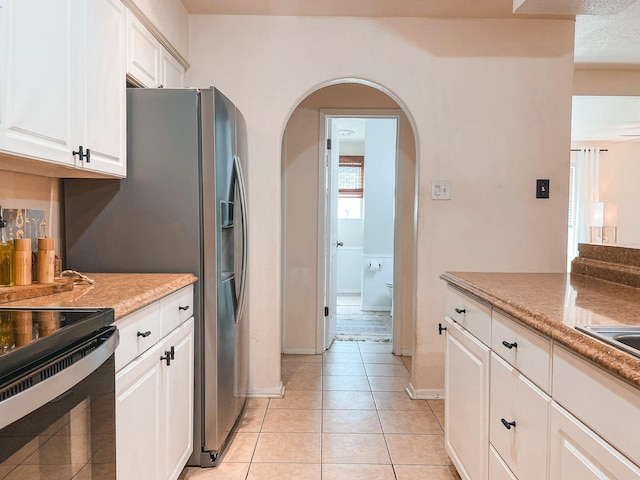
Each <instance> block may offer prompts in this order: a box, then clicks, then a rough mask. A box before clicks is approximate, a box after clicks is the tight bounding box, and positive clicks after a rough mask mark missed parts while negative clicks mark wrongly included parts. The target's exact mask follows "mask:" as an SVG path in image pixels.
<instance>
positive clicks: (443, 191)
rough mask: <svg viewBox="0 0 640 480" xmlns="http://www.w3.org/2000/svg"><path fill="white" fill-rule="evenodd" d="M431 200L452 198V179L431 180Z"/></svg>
mask: <svg viewBox="0 0 640 480" xmlns="http://www.w3.org/2000/svg"><path fill="white" fill-rule="evenodd" d="M431 200H451V181H450V180H433V181H432V182H431Z"/></svg>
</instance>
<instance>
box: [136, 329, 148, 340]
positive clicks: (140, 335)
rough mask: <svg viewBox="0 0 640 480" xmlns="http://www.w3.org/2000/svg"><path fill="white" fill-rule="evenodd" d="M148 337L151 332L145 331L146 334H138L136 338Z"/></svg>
mask: <svg viewBox="0 0 640 480" xmlns="http://www.w3.org/2000/svg"><path fill="white" fill-rule="evenodd" d="M149 335H151V330H147V331H146V332H138V333H137V336H138V337H142V338H147V337H148V336H149Z"/></svg>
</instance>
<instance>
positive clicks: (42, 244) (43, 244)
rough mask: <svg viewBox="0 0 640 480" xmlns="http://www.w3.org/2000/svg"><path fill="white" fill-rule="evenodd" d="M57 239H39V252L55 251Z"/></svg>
mask: <svg viewBox="0 0 640 480" xmlns="http://www.w3.org/2000/svg"><path fill="white" fill-rule="evenodd" d="M55 248H56V239H55V238H52V237H46V238H38V250H54V249H55Z"/></svg>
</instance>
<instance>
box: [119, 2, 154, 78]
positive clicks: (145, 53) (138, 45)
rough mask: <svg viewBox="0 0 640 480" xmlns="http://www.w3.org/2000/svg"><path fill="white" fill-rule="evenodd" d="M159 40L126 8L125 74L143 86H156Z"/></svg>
mask: <svg viewBox="0 0 640 480" xmlns="http://www.w3.org/2000/svg"><path fill="white" fill-rule="evenodd" d="M161 49H162V47H161V46H160V42H158V40H156V38H155V37H154V36H153V35H152V34H151V32H149V30H147V28H146V27H145V26H144V25H143V24H142V22H141V21H140V20H138V19H137V18H136V16H135V15H134V14H133V13H131V11H129V10H127V74H128V75H129V76H130V77H131V78H132V79H133V80H134V81H135V82H136V83H138V84H140V85H141V86H143V87H150V88H155V87H157V86H158V83H159V81H158V77H159V73H160V66H159V65H158V61H159V60H160V51H161Z"/></svg>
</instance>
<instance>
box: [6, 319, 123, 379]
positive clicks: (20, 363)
mask: <svg viewBox="0 0 640 480" xmlns="http://www.w3.org/2000/svg"><path fill="white" fill-rule="evenodd" d="M113 320H114V312H113V309H111V308H81V309H57V308H52V309H15V308H6V307H4V308H1V307H0V385H2V383H4V380H5V379H6V378H7V377H8V376H13V375H14V374H15V373H16V372H17V371H19V370H27V369H28V368H29V366H30V365H32V364H33V363H34V362H38V361H41V360H42V359H43V358H44V357H46V356H49V355H52V354H55V353H56V352H58V351H60V350H63V349H65V348H68V347H69V346H70V345H73V344H74V343H76V342H79V341H81V340H82V339H84V338H86V337H87V336H89V335H92V334H94V333H95V332H97V331H99V330H100V329H101V328H104V327H106V326H107V325H110V324H111V323H113Z"/></svg>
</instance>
